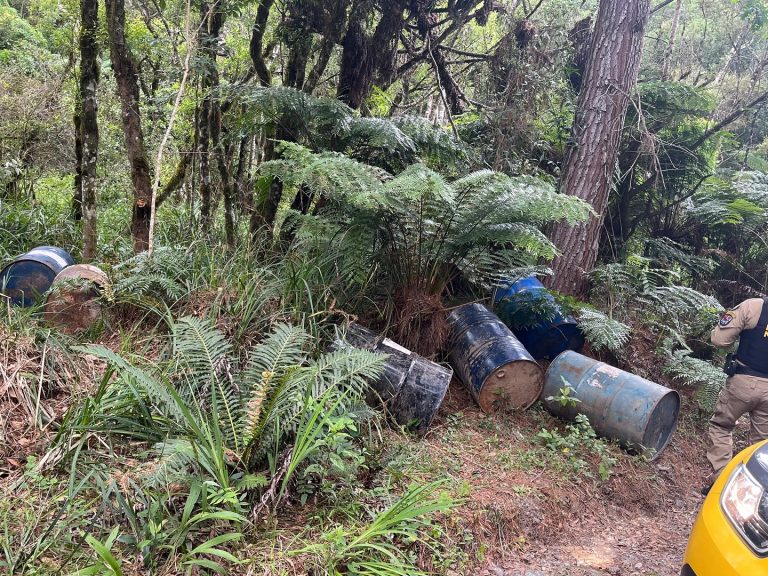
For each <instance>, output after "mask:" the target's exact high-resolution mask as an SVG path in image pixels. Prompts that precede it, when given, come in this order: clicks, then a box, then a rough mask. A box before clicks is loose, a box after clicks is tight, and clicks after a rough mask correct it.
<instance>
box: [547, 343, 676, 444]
mask: <svg viewBox="0 0 768 576" xmlns="http://www.w3.org/2000/svg"><path fill="white" fill-rule="evenodd" d="M565 387H570V388H572V389H573V392H572V393H571V394H570V396H572V397H574V398H576V400H578V402H576V403H566V404H565V405H563V404H562V403H561V402H560V401H558V400H556V399H554V398H555V397H558V396H560V391H561V389H563V388H565ZM542 398H543V401H544V404H545V406H546V407H547V409H548V410H549V411H550V412H551V413H552V414H554V415H555V416H559V417H561V418H565V419H567V420H573V419H574V418H575V417H576V415H577V414H585V415H586V416H587V417H588V418H589V421H590V423H591V424H592V427H593V428H594V429H595V431H596V432H597V433H598V434H600V435H601V436H604V437H606V438H610V439H614V440H618V441H619V442H620V443H621V444H622V445H623V446H625V447H626V448H629V449H632V450H633V451H636V452H641V453H643V454H645V455H646V456H648V457H649V458H655V457H656V456H658V455H659V454H660V453H661V452H662V451H663V450H664V448H666V446H667V444H668V443H669V441H670V439H671V438H672V434H673V433H674V431H675V428H676V427H677V418H678V414H679V412H680V395H679V394H678V393H677V392H675V391H674V390H670V389H669V388H666V387H664V386H661V385H659V384H656V383H655V382H651V381H650V380H646V379H645V378H641V377H640V376H637V375H635V374H630V373H629V372H625V371H624V370H620V369H618V368H615V367H613V366H610V365H608V364H606V363H604V362H599V361H597V360H593V359H592V358H587V357H586V356H582V355H581V354H578V353H577V352H573V351H570V350H569V351H566V352H563V353H562V354H560V355H559V356H557V358H555V359H554V360H553V361H552V363H551V364H550V365H549V368H548V370H547V373H546V375H545V379H544V390H543V391H542Z"/></svg>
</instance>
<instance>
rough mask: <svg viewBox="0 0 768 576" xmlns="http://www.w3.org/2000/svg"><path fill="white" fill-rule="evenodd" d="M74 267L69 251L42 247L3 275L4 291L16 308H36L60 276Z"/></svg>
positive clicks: (0, 279)
mask: <svg viewBox="0 0 768 576" xmlns="http://www.w3.org/2000/svg"><path fill="white" fill-rule="evenodd" d="M72 264H74V260H73V259H72V256H70V255H69V253H68V252H67V251H66V250H63V249H61V248H57V247H55V246H38V247H37V248H33V249H32V250H30V251H29V252H27V253H26V254H22V255H21V256H19V257H18V258H16V259H15V260H14V261H13V262H11V263H10V264H8V265H7V266H6V267H5V268H3V269H2V271H0V290H1V291H2V292H3V294H5V295H6V296H8V297H10V299H11V303H12V304H14V305H15V306H23V307H27V306H32V305H33V304H35V303H36V302H37V301H39V300H40V297H41V296H42V295H43V294H45V292H46V291H47V290H48V289H49V288H50V287H51V284H53V280H54V278H56V275H57V274H58V273H59V272H61V271H62V270H64V269H65V268H66V267H68V266H71V265H72Z"/></svg>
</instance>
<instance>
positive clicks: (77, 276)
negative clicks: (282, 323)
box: [53, 264, 109, 288]
mask: <svg viewBox="0 0 768 576" xmlns="http://www.w3.org/2000/svg"><path fill="white" fill-rule="evenodd" d="M68 279H72V280H89V281H90V282H93V283H94V284H96V286H98V287H99V288H104V287H105V286H108V285H109V277H108V276H107V273H106V272H104V271H103V270H102V269H101V268H97V267H96V266H93V265H92V264H74V265H72V266H67V267H66V268H64V270H62V271H61V272H59V273H58V274H57V275H56V278H54V279H53V283H54V284H55V283H57V282H61V281H63V280H68Z"/></svg>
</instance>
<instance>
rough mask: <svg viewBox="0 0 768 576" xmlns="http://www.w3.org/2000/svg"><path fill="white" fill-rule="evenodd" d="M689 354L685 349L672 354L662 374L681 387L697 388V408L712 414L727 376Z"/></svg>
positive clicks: (720, 370)
mask: <svg viewBox="0 0 768 576" xmlns="http://www.w3.org/2000/svg"><path fill="white" fill-rule="evenodd" d="M690 354H691V352H690V350H685V349H682V350H676V351H674V352H672V353H671V355H669V359H668V361H667V364H666V366H665V367H664V372H665V373H666V374H669V375H670V376H671V377H672V378H673V379H675V380H677V381H678V382H680V383H681V384H683V385H686V386H697V387H698V388H699V391H698V395H697V396H698V402H699V406H701V408H702V409H703V410H705V411H707V412H712V411H714V408H715V403H716V402H717V396H718V394H719V393H720V390H722V389H723V387H724V386H725V381H726V379H727V376H726V375H725V373H724V372H723V371H722V369H720V368H718V367H716V366H714V365H712V364H710V363H709V362H706V361H705V360H700V359H699V358H693V357H692V356H691V355H690Z"/></svg>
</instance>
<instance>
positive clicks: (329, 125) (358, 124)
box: [222, 85, 465, 170]
mask: <svg viewBox="0 0 768 576" xmlns="http://www.w3.org/2000/svg"><path fill="white" fill-rule="evenodd" d="M222 97H230V98H234V99H235V100H236V101H237V102H239V103H241V104H242V105H243V106H244V110H245V112H244V114H242V115H240V116H239V117H238V119H237V122H238V123H239V124H241V125H242V127H243V129H244V130H254V129H259V130H274V129H275V127H276V126H278V125H279V126H280V129H281V130H282V131H283V133H284V134H285V133H287V134H288V135H289V136H290V138H291V141H293V142H296V143H298V144H302V145H305V146H307V147H308V148H310V149H312V150H316V151H323V150H324V151H335V152H342V153H345V154H347V155H349V156H351V157H353V158H356V159H359V160H361V161H364V162H367V163H369V164H373V165H376V166H380V167H383V168H386V169H390V170H392V169H394V170H401V169H403V168H404V167H406V166H408V165H409V164H412V163H414V162H417V161H425V162H431V163H434V164H435V165H444V166H453V165H455V164H457V163H459V162H461V161H462V160H463V158H464V155H465V150H464V147H463V146H462V145H461V143H460V142H459V141H457V140H456V139H455V138H454V137H453V136H452V135H451V134H450V133H448V132H446V131H445V130H443V129H441V128H440V127H437V126H434V125H432V124H431V123H429V122H427V121H425V120H424V119H422V118H417V117H413V116H402V117H395V118H372V117H361V116H359V114H358V113H357V112H355V111H353V110H352V109H351V108H349V107H348V106H346V105H344V104H343V103H341V102H340V101H339V100H336V99H335V98H324V97H316V96H310V95H308V94H306V93H305V92H303V91H301V90H295V89H292V88H286V87H283V86H272V87H269V88H263V87H256V86H253V85H244V86H240V87H228V88H227V89H226V90H225V91H224V92H223V94H222Z"/></svg>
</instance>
